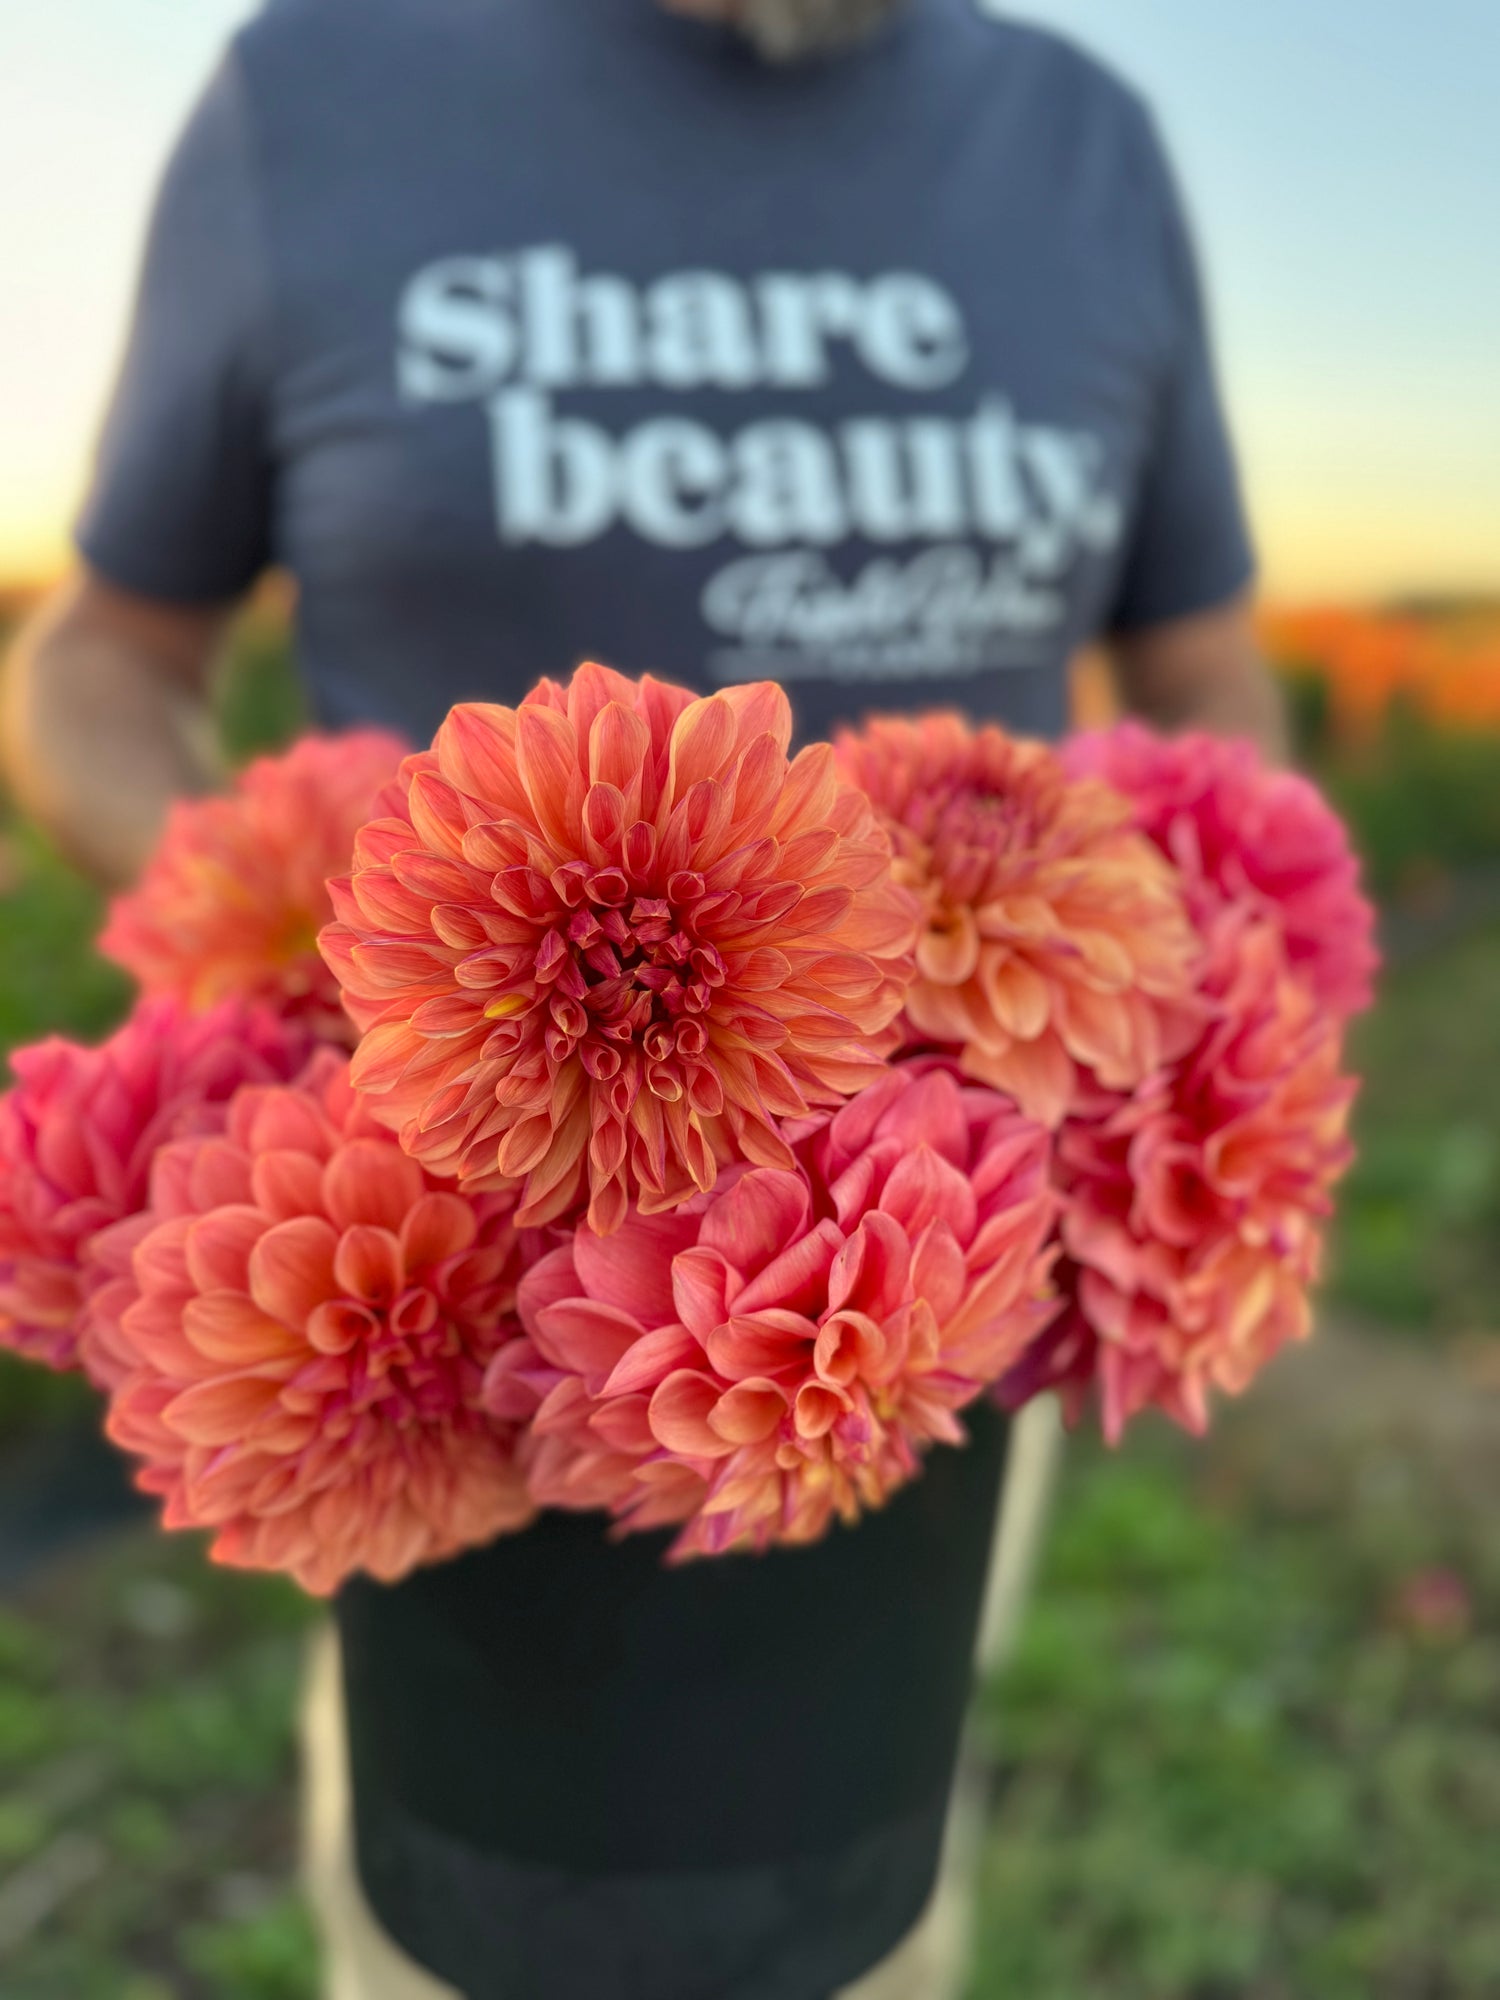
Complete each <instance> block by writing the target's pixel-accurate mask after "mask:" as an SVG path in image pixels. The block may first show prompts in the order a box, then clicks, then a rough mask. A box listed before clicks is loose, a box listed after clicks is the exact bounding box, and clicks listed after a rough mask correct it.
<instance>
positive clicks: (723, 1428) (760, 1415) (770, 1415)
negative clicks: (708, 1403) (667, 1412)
mask: <svg viewBox="0 0 1500 2000" xmlns="http://www.w3.org/2000/svg"><path fill="white" fill-rule="evenodd" d="M786 1409H787V1398H786V1393H785V1391H784V1390H782V1389H779V1388H778V1387H777V1386H776V1384H775V1383H774V1382H768V1381H765V1380H757V1379H755V1378H753V1377H752V1378H751V1379H749V1380H746V1381H743V1382H737V1383H736V1384H735V1385H734V1387H733V1388H732V1389H726V1390H725V1392H724V1394H723V1395H722V1396H721V1397H720V1398H719V1400H718V1402H717V1403H716V1404H715V1405H714V1407H713V1409H712V1410H711V1411H710V1413H709V1419H708V1421H709V1424H710V1426H711V1428H712V1429H713V1430H714V1431H716V1432H717V1434H718V1435H719V1436H720V1437H721V1438H724V1439H726V1440H727V1441H728V1442H729V1443H730V1444H734V1445H742V1444H759V1443H760V1441H761V1440H762V1439H763V1438H767V1437H769V1436H770V1435H771V1434H772V1432H773V1431H775V1430H776V1429H777V1427H778V1426H779V1424H780V1423H781V1420H782V1418H783V1417H784V1416H785V1414H786Z"/></svg>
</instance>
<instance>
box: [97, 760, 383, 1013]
mask: <svg viewBox="0 0 1500 2000" xmlns="http://www.w3.org/2000/svg"><path fill="white" fill-rule="evenodd" d="M405 754H406V745H405V744H404V743H402V742H401V741H400V739H399V738H398V737H395V736H389V735H387V734H385V732H384V731H382V730H376V729H364V730H354V731H351V732H350V733H349V734H348V735H344V736H309V737H305V738H304V739H303V740H302V741H301V742H300V743H298V744H296V745H295V746H294V747H293V748H292V749H291V750H289V751H287V753H286V754H285V755H284V756H280V757H262V758H259V759H258V760H257V761H256V762H255V763H253V764H251V765H250V766H249V767H248V768H247V769H246V770H245V771H244V772H242V773H241V775H240V777H239V778H238V779H237V780H236V782H235V786H234V789H233V790H232V791H231V792H229V793H227V794H225V795H224V796H223V797H219V798H208V799H186V800H179V802H178V803H177V804H176V805H174V806H173V808H172V810H171V813H170V815H169V816H168V819H167V825H166V830H165V831H164V833H163V835H162V838H161V843H160V845H159V846H158V848H157V851H156V854H155V856H154V857H153V859H152V860H151V862H150V864H149V865H148V866H147V868H146V871H145V873H144V875H143V876H142V878H141V881H140V883H139V884H138V886H137V887H136V888H134V889H132V890H131V891H130V892H129V893H128V894H126V895H123V896H119V897H117V898H116V899H115V901H114V903H113V905H112V906H111V909H110V913H109V920H108V922H107V923H106V925H105V927H104V932H103V935H102V936H101V937H100V940H99V949H100V950H101V951H102V952H103V953H104V955H105V957H106V958H112V959H113V960H114V961H115V963H116V964H117V965H122V966H123V967H124V968H125V970H126V971H127V972H129V973H133V974H134V976H135V977H136V978H137V979H138V980H139V981H140V983H141V987H142V990H143V991H145V992H147V993H171V994H175V995H176V997H177V998H178V999H179V1000H181V1001H182V1002H183V1003H184V1004H185V1005H186V1006H189V1007H200V1008H201V1007H210V1006H212V1005H213V1004H214V1002H215V1001H218V1000H223V999H227V998H230V997H231V996H235V997H239V998H241V999H247V1000H259V1001H263V1002H265V1004H266V1005H268V1006H272V1007H275V1008H276V1009H277V1010H278V1011H279V1012H282V1013H286V1014H291V1015H295V1016H296V1017H298V1018H299V1019H303V1020H306V1022H307V1023H308V1025H309V1027H311V1028H312V1029H313V1030H314V1031H315V1032H316V1033H317V1034H318V1036H319V1037H320V1038H321V1039H323V1040H328V1041H336V1042H342V1043H345V1044H348V1043H350V1042H352V1040H353V1032H352V1030H351V1028H350V1024H349V1020H348V1017H347V1016H346V1015H345V1013H344V1011H343V1009H342V1008H341V1007H340V1005H339V995H338V983H337V981H336V980H335V979H334V978H333V976H332V975H331V974H330V972H329V971H328V969H327V967H326V966H325V965H324V963H323V961H322V959H321V958H320V957H319V955H318V948H317V936H318V931H319V929H320V928H321V927H322V925H323V924H325V923H326V922H327V921H328V919H329V917H330V916H331V915H332V914H333V911H332V906H331V905H330V903H329V900H328V888H327V879H328V877H329V876H330V875H342V874H343V873H344V871H345V870H346V869H347V868H348V866H349V857H350V855H351V854H352V853H353V852H354V836H355V834H356V833H357V832H358V830H359V829H360V827H361V826H363V825H364V823H365V821H366V820H367V819H369V818H370V817H371V816H372V815H373V814H374V813H375V812H376V811H377V809H378V800H379V797H380V794H381V791H382V790H383V788H384V787H385V786H387V785H389V784H390V783H391V782H392V780H393V779H394V778H395V775H396V768H397V766H398V764H399V763H400V761H401V759H402V757H403V756H404V755H405Z"/></svg>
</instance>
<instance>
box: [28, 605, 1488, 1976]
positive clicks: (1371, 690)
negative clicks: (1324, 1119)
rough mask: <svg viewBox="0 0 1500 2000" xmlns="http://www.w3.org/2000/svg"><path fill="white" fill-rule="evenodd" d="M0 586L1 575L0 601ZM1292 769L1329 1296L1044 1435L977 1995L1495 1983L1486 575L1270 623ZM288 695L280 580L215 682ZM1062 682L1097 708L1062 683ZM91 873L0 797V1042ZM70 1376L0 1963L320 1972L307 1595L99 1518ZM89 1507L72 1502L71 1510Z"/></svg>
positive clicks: (89, 986)
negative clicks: (1330, 1225)
mask: <svg viewBox="0 0 1500 2000" xmlns="http://www.w3.org/2000/svg"><path fill="white" fill-rule="evenodd" d="M4 609H5V612H6V613H8V614H9V616H11V617H14V616H15V615H17V614H18V613H19V611H20V609H21V606H20V604H19V602H12V603H10V604H9V605H7V606H5V607H4ZM1265 634H1266V641H1267V644H1268V646H1269V648H1270V649H1271V651H1272V653H1273V655H1274V657H1275V659H1276V661H1277V663H1278V666H1279V667H1280V669H1281V671H1282V672H1283V674H1284V675H1285V677H1286V682H1287V687H1288V691H1289V695H1290V697H1291V702H1292V707H1293V712H1294V714H1295V716H1296V720H1297V730H1298V737H1299V748H1300V752H1301V755H1302V757H1303V759H1304V761H1305V762H1306V763H1307V764H1308V766H1309V767H1310V768H1311V769H1312V770H1313V771H1314V772H1315V773H1316V775H1317V776H1318V777H1319V778H1320V780H1321V781H1322V782H1323V783H1324V784H1325V785H1326V786H1327V787H1328V789H1329V790H1330V792H1331V793H1332V795H1333V796H1334V797H1335V798H1336V799H1337V801H1338V802H1339V804H1340V805H1341V806H1342V808H1343V809H1344V810H1345V811H1346V812H1347V813H1348V814H1349V816H1350V818H1351V820H1352V822H1353V824H1354V827H1355V829H1356V833H1357V837H1358V839H1359V842H1360V844H1361V847H1362V849H1363V851H1364V853H1365V856H1366V858H1367V865H1368V870H1369V876H1370V880H1371V883H1372V885H1373V887H1374V889H1375V891H1376V892H1377V894H1378V896H1379V898H1380V901H1381V903H1382V907H1383V911H1384V925H1385V933H1386V941H1387V945H1388V948H1389V950H1390V952H1391V955H1392V961H1393V962H1392V965H1391V969H1390V971H1389V973H1388V975H1387V978H1386V981H1385V988H1384V995H1383V1003H1382V1005H1381V1007H1380V1009H1379V1011H1378V1012H1377V1013H1376V1015H1375V1016H1374V1017H1373V1018H1371V1019H1370V1020H1368V1021H1367V1022H1365V1023H1364V1024H1362V1027H1361V1029H1360V1032H1359V1040H1358V1047H1357V1050H1356V1063H1357V1065H1358V1066H1359V1067H1361V1068H1362V1069H1364V1070H1365V1071H1366V1073H1367V1076H1368V1083H1367V1086H1366V1089H1365V1093H1364V1097H1363V1100H1362V1103H1361V1107H1360V1113H1359V1139H1360V1145H1361V1159H1360V1164H1359V1167H1358V1169H1357V1170H1356V1172H1355V1174H1354V1177H1353V1179H1352V1181H1351V1182H1350V1184H1349V1188H1348V1192H1347V1196H1346V1199H1345V1202H1344V1208H1343V1214H1342V1219H1341V1223H1340V1228H1339V1232H1338V1240H1337V1245H1336V1256H1335V1261H1334V1268H1333V1271H1332V1274H1331V1279H1330V1283H1329V1285H1328V1288H1327V1293H1326V1300H1325V1324H1324V1326H1323V1328H1322V1331H1321V1333H1320V1336H1319V1338H1318V1340H1317V1341H1316V1342H1314V1343H1313V1344H1312V1345H1311V1346H1310V1347H1309V1348H1308V1349H1306V1350H1305V1351H1299V1352H1298V1353H1297V1354H1294V1355H1292V1356H1288V1357H1286V1358H1284V1360H1283V1361H1282V1362H1281V1363H1279V1364H1278V1365H1277V1367H1276V1368H1275V1369H1273V1370H1272V1371H1271V1373H1270V1375H1269V1376H1268V1378H1267V1379H1266V1381H1265V1382H1264V1384H1263V1386H1262V1387H1261V1388H1260V1389H1259V1390H1258V1391H1257V1392H1256V1393H1255V1394H1254V1395H1253V1396H1252V1397H1251V1398H1249V1399H1248V1400H1247V1401H1246V1403H1245V1404H1243V1405H1242V1406H1240V1407H1238V1408H1236V1409H1234V1410H1233V1411H1232V1412H1226V1413H1225V1416H1224V1418H1223V1420H1222V1422H1221V1424H1220V1427H1219V1430H1218V1431H1217V1433H1216V1435H1215V1438H1214V1440H1213V1442H1212V1443H1211V1445H1210V1446H1209V1447H1207V1448H1206V1449H1204V1448H1196V1447H1189V1446H1187V1445H1186V1444H1184V1443H1183V1442H1182V1441H1180V1440H1178V1439H1176V1438H1175V1437H1173V1436H1170V1435H1168V1434H1167V1432H1166V1431H1165V1429H1164V1428H1160V1427H1147V1428H1146V1429H1145V1430H1144V1431H1143V1432H1142V1434H1141V1435H1140V1436H1138V1437H1136V1438H1134V1439H1132V1441H1131V1443H1130V1445H1129V1446H1128V1448H1127V1449H1126V1450H1125V1451H1124V1452H1122V1453H1120V1454H1118V1455H1113V1456H1112V1455H1109V1454H1107V1453H1105V1452H1103V1451H1102V1450H1101V1449H1099V1448H1098V1447H1096V1446H1093V1445H1091V1444H1088V1443H1086V1442H1083V1441H1081V1440H1080V1441H1079V1442H1077V1443H1075V1444H1074V1445H1073V1446H1072V1447H1071V1448H1070V1452H1069V1456H1068V1460H1067V1463H1066V1467H1065V1472H1064V1477H1063V1483H1062V1490H1061V1494H1060V1499H1059V1506H1058V1513H1057V1520H1056V1526H1055V1532H1054V1534H1053V1537H1052V1540H1051V1543H1050V1546H1049V1548H1048V1551H1047V1555H1046V1559H1045V1565H1044V1569H1043V1573H1042V1576H1041V1579H1040V1584H1041V1588H1040V1591H1039V1594H1038V1597H1037V1600H1036V1604H1035V1608H1034V1610H1033V1612H1032V1615H1031V1617H1030V1619H1029V1622H1028V1625H1027V1629H1026V1632H1025V1635H1024V1639H1023V1642H1022V1644H1021V1646H1020V1649H1019V1652H1018V1654H1017V1656H1016V1657H1015V1658H1014V1660H1013V1661H1012V1662H1011V1663H1010V1665H1009V1666H1008V1668H1007V1670H1006V1671H1005V1672H1004V1673H1003V1674H1002V1675H1001V1676H1000V1677H998V1679H997V1680H996V1682H995V1683H994V1685H993V1686H991V1687H990V1688H988V1689H987V1690H985V1694H984V1700H983V1705H982V1710H981V1723H982V1733H983V1740H984V1744H985V1748H986V1750H987V1752H988V1755H989V1757H990V1760H991V1769H992V1801H991V1803H992V1821H991V1833H990V1839H989V1845H988V1851H987V1859H986V1896H985V1899H984V1914H983V1927H982V1935H981V1939H980V1959H979V1964H978V1967H977V1970H976V1977H975V1983H974V1987H973V1995H974V2000H1493V1996H1494V1995H1495V1994H1496V1993H1497V1992H1500V1907H1497V1902H1496V1897H1495V1894H1494V1855H1495V1852H1496V1840H1497V1837H1500V1545H1497V1543H1496V1540H1495V1538H1494V1536H1493V1534H1488V1533H1487V1532H1486V1530H1487V1528H1488V1525H1489V1522H1490V1520H1491V1518H1492V1515H1493V1510H1494V1507H1495V1503H1496V1501H1497V1499H1500V1454H1497V1453H1496V1452H1495V1450H1494V1444H1493V1439H1494V1435H1495V1419H1496V1411H1497V1407H1500V1066H1497V1064H1496V1062H1495V1049H1496V1023H1497V1021H1500V605H1486V604H1483V603H1458V602H1450V603H1422V604H1411V605H1406V606H1399V607H1393V608H1391V609H1389V610H1386V611H1380V612H1378V613H1377V612H1371V611H1355V610H1343V609H1323V610H1313V611H1299V612H1288V613H1284V614H1281V613H1271V614H1269V615H1268V616H1267V618H1266V620H1265ZM221 693H222V713H223V720H224V729H225V733H226V737H227V739H228V741H229V742H230V744H231V746H232V747H233V749H234V751H235V753H236V754H237V755H239V756H246V755H249V754H251V753H253V751H254V750H256V749H258V748H262V747H267V746H269V745H272V744H274V743H276V742H278V741H280V740H282V739H283V738H284V737H285V736H286V735H287V734H288V733H289V732H291V731H293V730H294V729H295V728H296V726H297V725H298V722H299V720H300V719H301V707H300V702H299V697H298V692H297V687H296V682H295V679H294V677H293V674H292V671H291V668H290V666H289V663H288V656H287V652H286V646H285V640H284V626H283V623H282V620H281V615H280V612H279V610H278V609H277V608H275V607H274V606H273V607H271V608H262V609H260V610H258V611H256V612H254V613H252V614H251V616H250V617H249V618H248V619H247V620H246V622H245V624H244V626H243V628H242V630H241V633H240V636H239V640H238V643H237V646H236V648H235V652H234V656H233V659H232V662H231V664H230V667H229V670H228V672H227V673H226V676H225V680H224V684H223V688H222V691H221ZM1079 694H1080V703H1081V705H1082V707H1083V708H1084V710H1085V711H1087V710H1088V709H1090V708H1097V707H1098V705H1099V703H1100V702H1101V700H1102V699H1103V698H1104V691H1103V689H1102V688H1101V686H1100V683H1099V679H1098V674H1097V670H1086V671H1085V672H1084V673H1083V674H1082V675H1081V678H1080V689H1079ZM97 916H98V905H97V902H96V900H95V898H94V896H93V894H92V892H91V891H90V890H89V889H88V887H87V886H86V885H85V884H84V883H82V882H81V881H80V880H79V879H78V878H77V877H76V876H75V875H74V874H73V873H72V872H71V871H70V870H69V869H68V868H67V867H66V866H65V865H64V864H63V863H62V862H61V860H60V859H59V858H58V857H57V856H56V855H55V854H54V853H52V852H51V851H50V850H49V849H48V847H47V846H46V844H45V843H44V842H43V841H42V840H41V839H40V838H39V837H38V836H37V834H36V833H35V832H34V831H33V830H32V829H30V828H28V827H26V826H24V825H22V824H20V823H18V822H17V821H15V820H14V818H5V819H3V821H0V1042H3V1044H4V1045H5V1046H12V1045H14V1044H15V1043H16V1042H18V1041H24V1040H27V1039H30V1038H32V1037H34V1036H36V1035H38V1034H40V1033H43V1032H45V1031H47V1030H49V1029H52V1028H64V1029H67V1030H70V1031H73V1032H77V1033H80V1034H85V1035H93V1034H95V1033H97V1032H98V1031H100V1030H102V1029H103V1028H105V1027H106V1026H107V1025H108V1024H109V1023H110V1022H111V1021H112V1020H113V1019H114V1018H115V1016H116V1015H117V1014H118V1012H119V1010H120V1008H121V1006H122V1004H123V1001H124V999H125V994H124V992H123V989H122V986H121V983H120V981H119V980H118V978H117V977H116V976H115V975H114V974H113V973H112V972H111V971H110V969H109V968H107V967H105V966H103V965H102V964H101V963H100V962H99V961H98V960H96V959H95V958H94V957H93V955H92V953H91V951H90V949H89V938H90V936H91V933H92V930H93V928H94V925H95V922H96V919H97ZM93 1424H94V1411H93V1409H92V1405H91V1402H90V1399H89V1397H88V1394H87V1392H86V1391H84V1390H83V1389H82V1388H81V1387H79V1386H78V1385H76V1384H72V1383H66V1382H59V1381H56V1380H54V1379H53V1378H50V1377H47V1376H45V1375H43V1374H42V1373H41V1372H40V1371H29V1370H24V1369H22V1368H21V1367H19V1366H16V1365H9V1366H5V1367H3V1368H0V1993H3V1994H4V1996H5V2000H314V1995H315V1993H316V1957H315V1949H314V1944H313V1940H312V1937H311V1933H310V1930H309V1927H308V1924H307V1921H306V1918H305V1915H304V1914H303V1912H302V1910H301V1907H300V1904H299V1902H298V1899H297V1896H296V1893H295V1888H294V1884H293V1871H294V1865H295V1795H294V1748H293V1731H294V1716H295V1702H296V1686H297V1674H298V1660H299V1650H300V1645H301V1641H302V1636H303V1633H304V1630H305V1627H306V1624H307V1621H308V1616H309V1614H308V1611H307V1609H306V1607H305V1606H304V1605H303V1604H302V1603H301V1602H300V1601H299V1600H298V1599H297V1598H296V1596H295V1595H294V1594H293V1593H292V1592H291V1591H290V1590H288V1589H282V1588H281V1587H280V1586H278V1585H277V1584H275V1583H272V1582H269V1581H265V1580H257V1579H245V1578H243V1577H235V1576H229V1575H225V1574H223V1573H220V1572H215V1571H213V1570H211V1569H210V1568H209V1566H208V1565H207V1564H206V1563H204V1562H203V1561H202V1559H201V1553H200V1550H199V1548H198V1546H197V1545H196V1543H194V1542H191V1541H185V1540H184V1539H182V1538H176V1539H174V1541H173V1542H172V1543H170V1544H169V1543H167V1542H166V1541H165V1540H163V1539H160V1538H157V1537H155V1536H154V1535H153V1534H152V1533H151V1532H150V1531H149V1529H148V1528H147V1526H146V1525H145V1523H144V1521H143V1520H139V1521H135V1522H130V1521H128V1520H127V1521H126V1522H125V1523H124V1524H121V1523H120V1522H119V1521H118V1520H116V1521H114V1522H113V1524H112V1525H111V1527H110V1528H109V1530H108V1532H103V1531H102V1530H101V1527H100V1523H101V1521H102V1520H103V1519H104V1518H105V1517H107V1516H111V1515H113V1514H115V1513H116V1512H117V1509H118V1506H119V1495H120V1488H119V1482H118V1480H117V1478H116V1477H115V1476H114V1475H113V1473H112V1468H111V1465H110V1462H109V1461H108V1459H107V1458H105V1457H104V1455H103V1454H102V1453H100V1454H99V1455H98V1456H97V1457H91V1456H89V1455H87V1454H86V1453H82V1452H81V1448H80V1445H79V1443H78V1440H79V1439H80V1438H81V1437H84V1436H86V1435H88V1434H89V1433H90V1431H91V1429H92V1426H93ZM85 1529H87V1530H89V1532H82V1531H83V1530H85Z"/></svg>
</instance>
